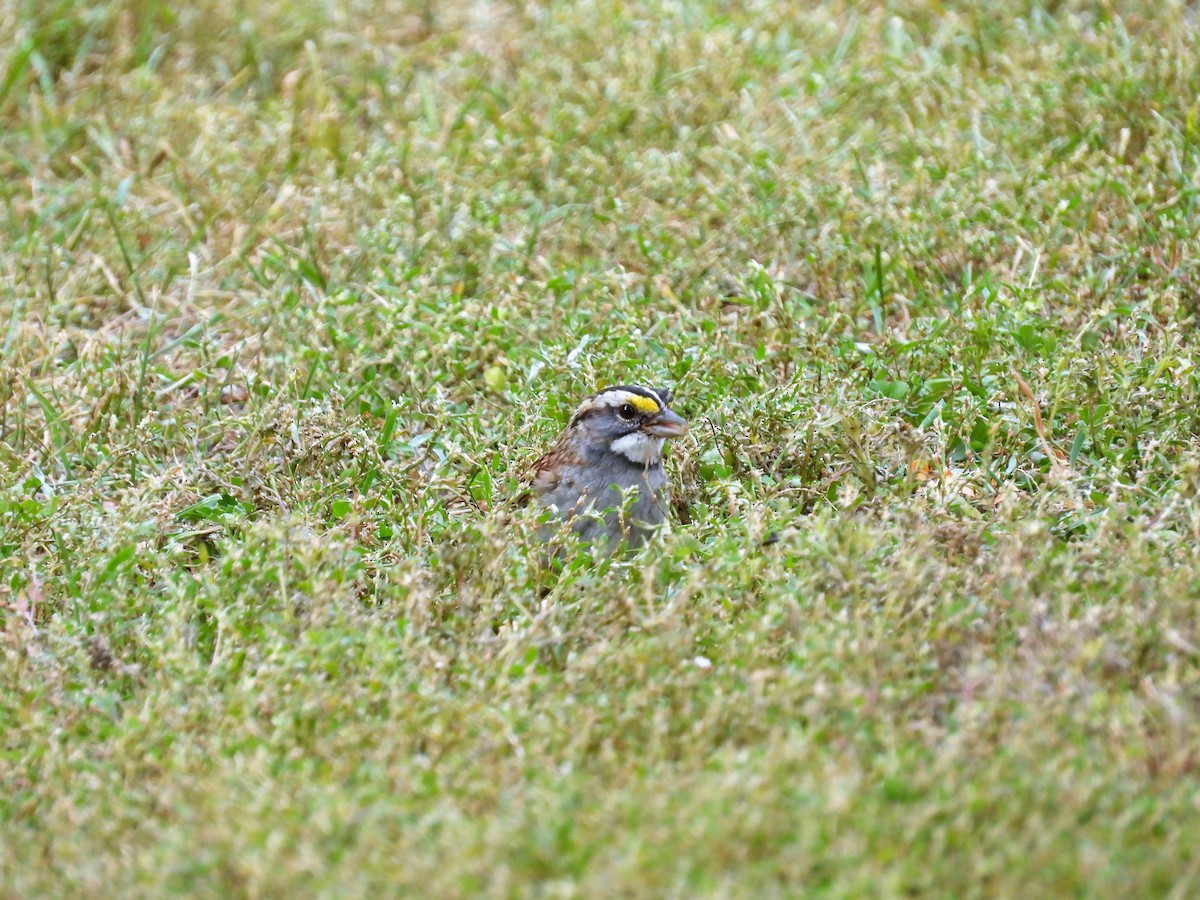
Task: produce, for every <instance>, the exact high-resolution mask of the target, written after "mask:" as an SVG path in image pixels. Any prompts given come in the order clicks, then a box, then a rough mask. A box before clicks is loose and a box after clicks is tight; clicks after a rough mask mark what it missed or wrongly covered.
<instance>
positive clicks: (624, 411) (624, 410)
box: [617, 403, 637, 419]
mask: <svg viewBox="0 0 1200 900" xmlns="http://www.w3.org/2000/svg"><path fill="white" fill-rule="evenodd" d="M617 412H618V413H619V414H620V416H621V418H622V419H632V418H633V417H634V416H636V415H637V410H636V409H634V408H633V404H632V403H625V404H622V405H621V408H620V409H618V410H617Z"/></svg>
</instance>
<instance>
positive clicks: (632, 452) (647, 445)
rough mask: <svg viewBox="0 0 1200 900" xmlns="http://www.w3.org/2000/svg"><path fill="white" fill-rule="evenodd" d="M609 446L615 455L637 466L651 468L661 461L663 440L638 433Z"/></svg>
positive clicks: (621, 438) (620, 438)
mask: <svg viewBox="0 0 1200 900" xmlns="http://www.w3.org/2000/svg"><path fill="white" fill-rule="evenodd" d="M611 446H612V449H613V451H614V452H615V453H620V454H621V455H622V456H624V457H625V458H626V459H627V460H629V461H630V462H634V463H637V464H638V465H639V466H647V467H649V466H653V465H655V464H656V463H657V462H658V461H659V460H660V459H662V449H663V439H662V438H656V437H650V435H648V434H642V432H640V431H635V432H633V433H632V434H627V435H625V436H624V437H619V438H617V439H616V440H615V441H613V442H612V444H611Z"/></svg>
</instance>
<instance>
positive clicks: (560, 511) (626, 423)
mask: <svg viewBox="0 0 1200 900" xmlns="http://www.w3.org/2000/svg"><path fill="white" fill-rule="evenodd" d="M671 399H672V397H671V391H670V390H669V389H666V388H658V389H651V388H645V387H633V386H627V385H622V386H620V387H611V388H605V389H604V390H602V391H598V392H597V393H595V394H592V395H591V396H590V397H588V398H587V399H586V400H584V401H583V402H582V403H581V404H580V405H579V408H578V409H577V410H576V411H575V414H574V415H573V416H572V417H571V422H570V424H569V425H567V428H566V430H565V431H564V432H563V433H562V435H561V436H560V437H559V439H558V442H557V443H556V444H555V445H554V447H553V448H551V450H550V451H549V452H548V453H547V454H546V455H545V456H543V457H542V458H541V459H539V460H538V461H537V462H536V463H534V466H533V478H532V489H533V494H534V496H535V497H536V498H537V500H538V502H539V503H541V504H542V505H543V506H545V507H547V508H549V509H551V510H553V511H554V512H555V514H556V515H557V516H558V517H559V518H561V519H566V520H568V521H570V523H571V528H572V529H573V530H574V531H575V532H576V533H577V534H578V535H579V536H580V537H581V538H583V539H584V540H587V541H593V542H596V543H599V542H601V541H603V542H605V543H607V544H608V545H610V546H613V547H615V546H616V545H617V544H619V543H621V542H624V543H625V544H626V546H629V547H637V546H640V545H641V544H642V543H643V541H645V539H646V536H647V535H648V534H649V533H650V531H651V530H652V529H654V528H655V527H656V526H658V525H660V524H662V522H663V521H665V520H666V517H667V502H668V497H667V476H666V473H665V472H663V466H662V451H663V443H664V442H665V441H666V439H667V438H674V437H681V436H682V435H685V434H687V432H688V426H687V422H685V421H684V420H683V419H681V418H680V417H679V416H678V415H676V414H675V413H674V412H672V411H671V409H670V404H671ZM631 495H632V496H631Z"/></svg>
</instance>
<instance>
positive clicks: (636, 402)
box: [591, 389, 666, 413]
mask: <svg viewBox="0 0 1200 900" xmlns="http://www.w3.org/2000/svg"><path fill="white" fill-rule="evenodd" d="M647 390H649V389H647ZM649 393H651V394H653V395H654V398H656V399H651V398H650V397H647V396H646V395H645V394H635V393H634V392H633V391H616V390H613V391H605V392H604V393H602V394H600V395H599V396H597V397H593V398H592V403H591V405H592V406H607V407H611V408H614V409H615V408H616V407H618V406H624V405H625V404H626V403H628V404H630V405H632V406H634V407H635V408H637V409H639V410H641V411H642V412H644V413H656V412H661V411H662V408H663V407H664V406H665V405H666V404H664V403H663V402H662V399H661V398H660V397H659V396H658V394H657V393H655V392H654V391H649Z"/></svg>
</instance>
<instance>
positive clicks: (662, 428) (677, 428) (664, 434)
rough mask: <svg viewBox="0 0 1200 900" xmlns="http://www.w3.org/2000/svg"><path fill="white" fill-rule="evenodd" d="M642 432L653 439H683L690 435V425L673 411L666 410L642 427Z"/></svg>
mask: <svg viewBox="0 0 1200 900" xmlns="http://www.w3.org/2000/svg"><path fill="white" fill-rule="evenodd" d="M642 431H644V432H645V433H646V434H648V435H650V436H652V437H660V438H675V437H683V436H684V435H685V434H687V433H688V424H687V422H685V421H683V419H681V418H679V416H677V415H675V413H673V412H671V410H669V409H665V408H664V409H663V410H662V412H660V413H659V414H658V415H656V416H655V417H654V418H653V419H651V420H650V421H648V422H647V423H646V424H645V425H643V426H642Z"/></svg>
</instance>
